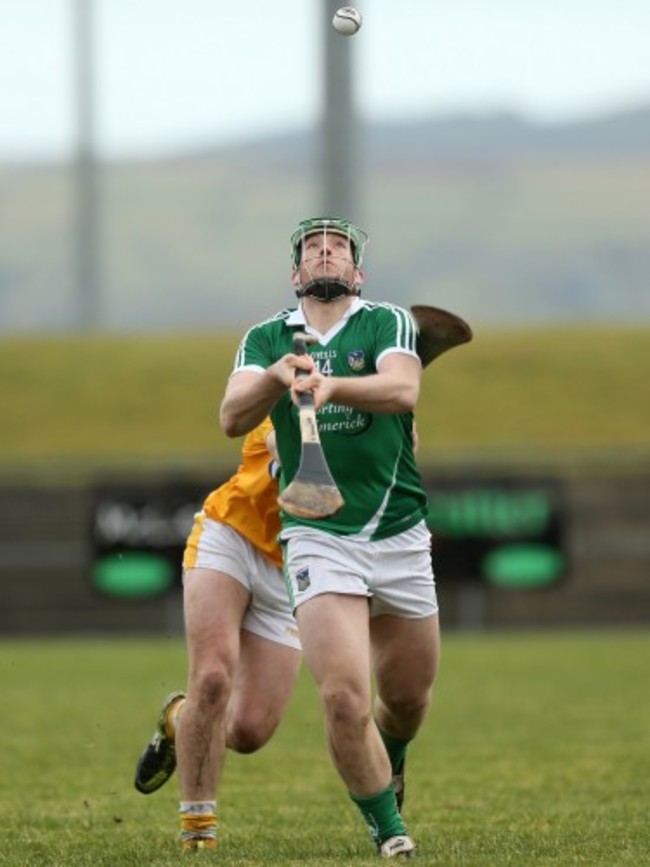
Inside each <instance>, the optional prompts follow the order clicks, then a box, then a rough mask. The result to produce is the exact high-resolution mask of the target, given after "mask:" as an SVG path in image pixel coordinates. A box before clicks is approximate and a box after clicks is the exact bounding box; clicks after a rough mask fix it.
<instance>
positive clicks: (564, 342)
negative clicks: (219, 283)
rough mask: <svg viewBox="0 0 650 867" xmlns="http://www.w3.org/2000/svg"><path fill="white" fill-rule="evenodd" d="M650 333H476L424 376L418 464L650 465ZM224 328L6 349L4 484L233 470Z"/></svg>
mask: <svg viewBox="0 0 650 867" xmlns="http://www.w3.org/2000/svg"><path fill="white" fill-rule="evenodd" d="M649 336H650V328H648V327H646V328H611V327H603V326H601V327H590V328H585V327H582V328H569V327H566V326H564V327H561V328H548V329H541V328H540V329H527V330H523V329H522V330H517V331H514V330H502V331H499V330H491V331H490V330H485V329H482V328H481V329H475V335H474V339H473V341H472V342H471V343H469V344H466V345H464V346H461V347H458V348H457V349H454V350H452V351H451V352H448V353H445V354H444V355H443V356H442V357H441V358H439V359H437V360H436V361H435V362H434V363H433V364H432V365H431V366H430V367H428V368H427V369H426V370H425V372H424V375H423V378H422V389H421V393H420V399H419V401H418V408H417V419H418V432H419V439H420V449H419V460H420V462H421V464H422V466H429V467H432V466H438V467H439V466H455V467H458V468H462V469H463V470H464V471H468V470H469V469H470V468H471V469H472V471H475V472H479V471H480V470H479V468H480V467H482V466H494V465H498V464H502V465H508V466H518V467H520V468H521V469H522V471H523V470H524V468H525V467H529V468H531V469H533V470H535V469H539V468H540V467H542V466H547V467H549V466H552V467H553V468H554V471H555V470H558V469H560V468H561V469H562V471H563V473H565V474H571V473H574V472H576V473H577V472H580V473H582V472H586V471H589V472H595V471H596V470H597V471H598V472H600V471H601V470H603V471H605V470H607V468H612V467H614V468H616V470H617V472H620V471H621V470H622V469H623V468H625V470H626V472H627V471H629V472H633V473H637V472H640V471H641V470H642V469H643V471H646V472H647V469H648V467H650V434H649V432H650V402H648V401H647V400H642V399H640V395H642V394H644V393H645V388H646V381H647V370H648V368H649V367H650V339H649ZM237 343H238V336H237V335H236V334H234V333H228V332H216V331H215V332H212V333H209V332H203V333H200V332H199V333H194V334H192V335H187V334H185V335H183V334H179V333H178V332H174V334H172V335H148V336H144V335H103V336H98V337H56V336H54V337H8V336H7V337H5V338H4V339H3V340H1V341H0V393H1V394H2V397H3V404H2V406H3V414H2V424H1V425H0V479H8V478H16V479H20V480H24V479H25V478H28V477H32V476H33V477H35V478H39V479H43V478H45V477H46V476H49V475H53V476H56V477H57V478H58V479H61V478H63V479H66V480H73V479H75V478H78V477H79V476H80V475H85V474H88V475H90V476H93V475H96V474H97V473H98V472H107V473H108V472H110V471H112V470H115V469H119V468H124V467H127V468H128V471H129V475H132V474H133V473H134V472H136V471H137V472H145V471H153V472H158V471H160V469H161V468H167V469H168V468H170V467H173V468H177V469H179V470H180V469H181V468H184V467H185V468H187V467H192V468H194V469H197V470H198V471H200V472H201V473H202V474H203V475H205V476H206V478H213V476H214V475H215V473H216V471H217V468H219V469H221V468H227V469H228V470H231V469H232V468H233V467H234V466H235V464H236V462H237V461H238V459H239V449H240V446H241V441H240V440H238V439H235V440H228V439H226V437H225V436H224V434H223V432H222V431H221V429H220V427H219V424H218V419H217V415H218V412H217V411H218V406H219V403H220V401H221V397H222V395H223V390H224V387H225V384H226V381H227V378H228V376H229V373H230V371H231V369H232V364H233V359H234V355H235V351H236V347H237Z"/></svg>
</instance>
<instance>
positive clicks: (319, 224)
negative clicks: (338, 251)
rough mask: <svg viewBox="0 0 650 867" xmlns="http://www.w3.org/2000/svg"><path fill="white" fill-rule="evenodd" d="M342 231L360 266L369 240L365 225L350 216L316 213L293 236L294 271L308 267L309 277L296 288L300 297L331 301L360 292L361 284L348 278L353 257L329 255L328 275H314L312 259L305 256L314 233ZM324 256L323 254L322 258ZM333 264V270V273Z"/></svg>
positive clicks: (326, 262)
mask: <svg viewBox="0 0 650 867" xmlns="http://www.w3.org/2000/svg"><path fill="white" fill-rule="evenodd" d="M316 234H318V235H325V237H327V235H328V234H332V235H341V236H343V237H344V238H347V239H348V241H349V244H350V250H351V252H352V263H353V265H354V268H355V270H360V268H361V263H362V261H363V252H364V248H365V246H366V244H367V243H368V235H367V234H366V232H364V230H363V229H360V228H359V227H358V226H355V225H354V224H353V223H350V222H349V221H348V220H343V219H339V218H337V217H312V218H310V219H308V220H303V221H302V223H300V225H299V226H298V228H297V229H296V231H295V232H294V233H293V235H292V236H291V260H292V263H293V267H294V273H295V272H296V271H298V270H299V269H300V268H301V267H303V268H305V270H306V271H307V275H308V277H307V280H306V281H305V282H304V283H301V284H300V285H299V287H298V288H297V289H296V295H297V296H298V298H303V297H304V296H305V295H308V296H309V297H310V298H315V299H316V300H317V301H322V302H324V303H327V302H329V301H334V300H336V299H337V298H341V297H343V296H345V295H358V294H359V292H360V290H359V286H358V285H357V284H356V283H354V282H350V281H349V280H348V279H347V276H346V271H347V269H348V267H349V265H350V262H349V260H348V259H347V258H346V259H341V258H340V257H337V256H331V257H330V258H329V259H327V257H326V258H325V271H326V274H325V275H319V276H314V277H311V275H310V274H309V265H308V262H307V261H305V260H303V255H302V253H303V244H304V241H305V240H306V239H307V238H308V237H309V236H310V235H316ZM320 261H321V258H320V256H319V262H320ZM328 266H331V274H330V273H329V271H330V267H328Z"/></svg>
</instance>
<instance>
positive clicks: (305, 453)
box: [278, 334, 345, 519]
mask: <svg viewBox="0 0 650 867" xmlns="http://www.w3.org/2000/svg"><path fill="white" fill-rule="evenodd" d="M312 342H314V338H313V337H311V336H310V335H308V334H295V335H294V338H293V351H294V353H295V354H296V355H305V354H306V352H307V344H308V343H312ZM296 376H307V372H306V371H304V370H296ZM298 403H299V405H298V415H299V419H300V439H301V442H302V446H301V453H300V465H299V467H298V472H297V473H296V475H295V476H294V478H293V480H292V482H291V484H289V485H287V487H286V488H285V489H284V491H283V492H282V493H281V494H280V496H279V497H278V502H279V503H280V505H281V506H282V508H283V509H284V511H285V512H287V513H288V514H289V515H295V516H296V517H298V518H311V519H317V518H328V517H329V516H330V515H334V514H335V513H336V512H338V511H339V509H340V508H342V506H344V505H345V503H344V500H343V497H342V496H341V492H340V491H339V489H338V488H337V486H336V482H335V481H334V479H333V478H332V474H331V473H330V470H329V467H328V466H327V461H326V460H325V455H324V453H323V447H322V446H321V442H320V436H319V434H318V423H317V421H316V410H315V409H314V396H313V395H312V393H311V392H309V391H303V392H302V393H301V394H300V395H299V398H298Z"/></svg>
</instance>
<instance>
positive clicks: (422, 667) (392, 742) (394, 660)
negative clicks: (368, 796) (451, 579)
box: [370, 614, 440, 810]
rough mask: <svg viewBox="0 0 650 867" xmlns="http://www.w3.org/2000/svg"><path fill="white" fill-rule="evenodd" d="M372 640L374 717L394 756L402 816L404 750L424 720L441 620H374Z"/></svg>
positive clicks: (436, 664)
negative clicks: (416, 662) (374, 687)
mask: <svg viewBox="0 0 650 867" xmlns="http://www.w3.org/2000/svg"><path fill="white" fill-rule="evenodd" d="M370 634H371V642H372V665H373V671H374V674H375V682H376V686H377V691H376V696H375V703H374V716H375V721H376V723H377V725H378V727H379V729H380V731H381V733H382V737H383V740H384V743H385V745H386V748H387V750H388V754H389V756H390V760H391V766H392V770H393V781H394V784H395V789H396V794H397V799H398V804H399V807H400V810H401V807H402V804H403V801H404V760H405V756H406V748H407V745H408V743H409V741H410V740H412V738H414V737H415V735H416V733H417V731H418V729H419V728H420V726H421V724H422V722H423V720H424V718H425V716H426V713H427V710H428V707H429V704H430V701H431V688H432V685H433V682H434V680H435V676H436V673H437V671H438V663H439V658H440V633H439V625H438V616H437V615H434V616H432V617H426V618H423V619H421V620H410V619H406V618H403V617H395V616H393V615H389V614H385V615H381V616H379V617H374V618H373V619H372V620H371V622H370ZM414 659H417V661H418V664H417V665H413V660H414Z"/></svg>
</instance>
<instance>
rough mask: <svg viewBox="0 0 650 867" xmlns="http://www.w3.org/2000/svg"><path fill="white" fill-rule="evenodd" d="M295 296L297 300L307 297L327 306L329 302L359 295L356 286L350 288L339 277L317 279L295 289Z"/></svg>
mask: <svg viewBox="0 0 650 867" xmlns="http://www.w3.org/2000/svg"><path fill="white" fill-rule="evenodd" d="M296 295H297V296H298V298H304V297H305V296H306V295H308V296H309V297H310V298H314V299H315V300H316V301H321V302H322V303H323V304H328V303H329V302H330V301H336V299H337V298H343V297H344V296H346V295H359V289H358V288H357V287H356V286H350V284H349V283H346V281H345V280H341V279H340V278H339V277H318V278H317V279H316V280H310V281H309V283H305V285H304V286H301V287H300V288H299V289H296Z"/></svg>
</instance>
